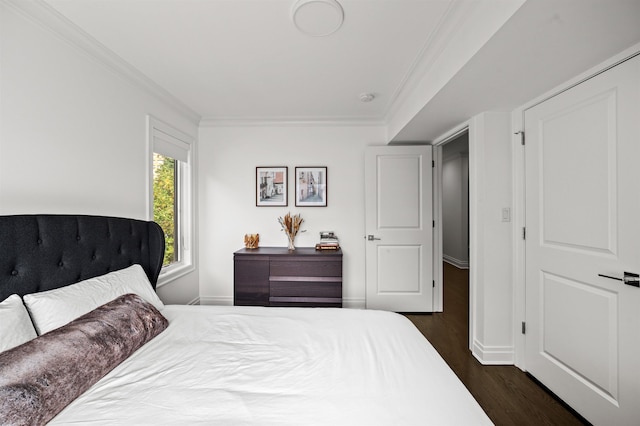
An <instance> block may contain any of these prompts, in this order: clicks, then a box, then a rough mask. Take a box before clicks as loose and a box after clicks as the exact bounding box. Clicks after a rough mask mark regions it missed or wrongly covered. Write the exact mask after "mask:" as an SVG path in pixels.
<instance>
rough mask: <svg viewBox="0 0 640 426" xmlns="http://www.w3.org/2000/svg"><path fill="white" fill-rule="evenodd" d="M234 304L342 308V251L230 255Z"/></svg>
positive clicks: (305, 249) (247, 251)
mask: <svg viewBox="0 0 640 426" xmlns="http://www.w3.org/2000/svg"><path fill="white" fill-rule="evenodd" d="M233 303H234V305H236V306H304V307H342V250H335V251H334V250H331V251H329V250H325V251H319V250H316V249H315V248H313V247H299V248H296V249H295V250H293V251H289V250H288V249H287V248H286V247H260V248H257V249H241V250H238V251H237V252H235V253H234V254H233Z"/></svg>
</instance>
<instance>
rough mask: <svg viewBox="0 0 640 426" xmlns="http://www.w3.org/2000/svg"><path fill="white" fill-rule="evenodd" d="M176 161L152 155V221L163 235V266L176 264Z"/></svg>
mask: <svg viewBox="0 0 640 426" xmlns="http://www.w3.org/2000/svg"><path fill="white" fill-rule="evenodd" d="M176 211H177V209H176V160H174V159H173V158H170V157H164V156H162V155H159V154H154V155H153V220H154V221H155V222H156V223H158V225H160V227H162V230H163V231H164V235H165V245H166V248H165V252H164V261H163V263H162V265H163V266H167V265H170V264H171V263H173V262H176V261H177V260H178V259H177V258H176V255H177V252H176V249H175V243H176V241H175V237H176V235H175V230H176Z"/></svg>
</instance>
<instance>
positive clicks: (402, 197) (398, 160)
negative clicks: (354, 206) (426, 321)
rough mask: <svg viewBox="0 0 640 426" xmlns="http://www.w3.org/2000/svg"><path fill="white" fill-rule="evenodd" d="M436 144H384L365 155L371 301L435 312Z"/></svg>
mask: <svg viewBox="0 0 640 426" xmlns="http://www.w3.org/2000/svg"><path fill="white" fill-rule="evenodd" d="M431 158H432V155H431V146H428V145H422V146H378V147H370V148H367V151H366V155H365V198H366V238H367V242H366V269H367V270H366V280H367V282H366V304H367V308H368V309H383V310H388V311H395V312H432V311H433V286H432V282H433V281H432V279H433V278H432V276H433V228H432V199H431V189H432V188H431V185H432V173H433V171H432V170H433V169H432V163H431Z"/></svg>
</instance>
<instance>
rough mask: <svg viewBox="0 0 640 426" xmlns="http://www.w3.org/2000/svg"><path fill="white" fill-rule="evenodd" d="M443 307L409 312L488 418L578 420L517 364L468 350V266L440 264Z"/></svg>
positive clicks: (505, 421) (522, 423) (522, 425)
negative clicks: (482, 358)
mask: <svg viewBox="0 0 640 426" xmlns="http://www.w3.org/2000/svg"><path fill="white" fill-rule="evenodd" d="M444 282H445V284H444V312H442V313H435V314H432V315H410V314H407V315H406V316H407V318H409V319H410V320H411V321H412V322H413V323H414V324H415V325H416V327H418V329H419V330H420V331H421V332H422V334H424V335H425V337H426V338H427V339H428V340H429V341H430V342H431V344H432V345H433V346H434V347H435V348H436V350H437V351H438V352H439V353H440V355H441V356H442V357H443V358H444V360H445V361H446V362H447V363H448V364H449V366H450V367H451V369H452V370H453V371H454V372H455V373H456V375H457V376H458V377H459V378H460V380H462V382H463V383H464V384H465V386H466V387H467V389H469V391H470V392H471V394H472V395H473V396H474V397H475V399H476V400H477V401H478V402H479V403H480V406H482V408H483V409H484V411H485V412H486V413H487V415H488V416H489V417H490V418H491V420H492V421H493V422H494V423H495V424H496V425H498V426H500V425H518V426H526V425H536V426H539V425H563V426H564V425H582V424H584V423H583V422H582V421H581V419H579V418H578V417H576V416H575V415H573V414H572V412H571V411H569V410H568V409H566V408H564V407H563V405H562V404H560V403H559V402H557V401H556V400H555V399H554V398H553V397H552V396H551V395H550V394H548V393H547V392H546V391H545V390H544V389H543V388H542V387H540V386H539V385H538V384H537V383H536V382H535V381H533V380H532V379H531V378H530V377H529V376H527V375H526V374H525V373H524V372H522V370H520V369H519V368H517V367H514V366H498V365H490V366H484V365H482V364H480V363H479V362H478V360H476V359H475V358H474V357H473V355H471V352H470V351H469V344H468V339H469V338H468V330H469V326H468V324H469V308H468V306H469V291H468V289H469V284H468V282H469V277H468V270H464V269H457V268H455V267H453V266H451V265H449V264H448V263H445V264H444Z"/></svg>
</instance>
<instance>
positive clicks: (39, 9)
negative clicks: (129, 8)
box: [0, 0, 201, 125]
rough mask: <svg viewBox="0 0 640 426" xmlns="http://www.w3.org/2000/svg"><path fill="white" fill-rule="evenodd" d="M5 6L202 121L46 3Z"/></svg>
mask: <svg viewBox="0 0 640 426" xmlns="http://www.w3.org/2000/svg"><path fill="white" fill-rule="evenodd" d="M0 1H1V2H2V4H3V5H6V6H7V7H9V8H11V9H12V10H14V11H15V12H17V13H19V14H20V15H21V16H23V17H25V18H27V19H28V20H30V21H31V22H33V23H35V24H37V25H39V26H40V27H41V28H44V29H46V30H48V31H50V32H51V33H53V34H54V35H55V36H57V37H58V38H59V39H61V40H63V41H64V42H66V43H67V44H69V45H70V46H72V47H74V48H76V49H77V50H79V51H80V52H82V53H83V54H85V55H87V56H88V57H90V58H91V59H94V60H96V61H97V62H98V63H100V64H101V65H103V66H104V67H105V68H107V69H109V70H110V71H112V72H114V73H115V74H117V75H119V76H120V77H122V78H123V79H125V80H127V81H128V82H129V83H131V84H132V85H133V86H135V87H136V88H138V89H140V90H142V91H144V92H146V93H148V94H150V95H152V96H153V97H155V98H156V99H158V100H160V101H161V102H163V103H164V104H166V105H168V106H169V107H171V108H173V109H174V110H176V111H177V112H178V113H180V114H181V115H183V116H184V117H185V118H187V119H188V120H190V121H192V122H193V123H194V124H195V125H197V124H198V122H199V121H200V119H201V116H200V114H198V113H197V112H195V111H194V110H193V109H191V108H190V107H189V106H187V105H186V104H185V103H183V102H182V101H181V100H180V99H178V98H176V97H175V96H174V95H172V94H171V93H169V92H168V91H167V90H166V89H164V88H163V87H162V86H160V85H159V84H157V83H156V82H154V81H153V80H151V79H150V78H149V77H147V76H146V75H145V74H143V73H142V72H140V71H139V70H138V69H137V68H135V67H134V66H132V65H131V64H130V63H128V62H127V61H125V60H124V59H122V58H121V57H120V56H118V55H116V54H115V53H113V51H111V50H110V49H109V48H107V47H106V46H105V45H103V44H102V43H100V42H99V41H98V40H96V39H95V38H93V37H92V36H91V35H90V34H88V33H87V32H85V31H84V30H82V29H81V28H80V27H78V26H77V25H76V24H74V23H73V22H72V21H70V20H69V19H67V18H66V17H65V16H63V15H62V14H60V13H59V12H58V11H57V10H55V9H54V8H53V7H51V6H49V5H48V4H47V3H45V2H44V1H43V0H31V1H24V0H0Z"/></svg>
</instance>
